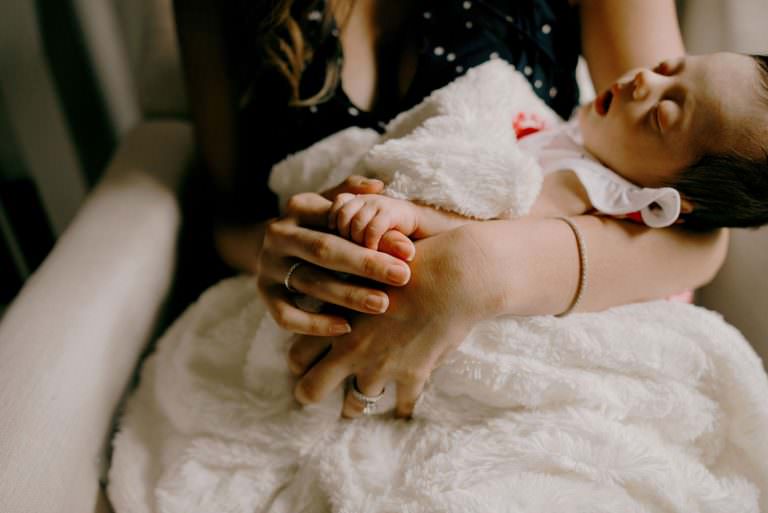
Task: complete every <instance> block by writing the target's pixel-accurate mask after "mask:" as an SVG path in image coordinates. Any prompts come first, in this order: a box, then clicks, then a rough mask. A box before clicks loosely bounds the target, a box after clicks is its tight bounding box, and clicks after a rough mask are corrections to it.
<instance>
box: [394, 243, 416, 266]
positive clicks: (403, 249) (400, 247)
mask: <svg viewBox="0 0 768 513" xmlns="http://www.w3.org/2000/svg"><path fill="white" fill-rule="evenodd" d="M395 248H396V249H397V252H398V253H400V254H401V255H403V256H404V257H405V259H406V260H407V261H409V262H410V261H411V260H413V245H411V244H408V243H407V242H398V243H397V244H395Z"/></svg>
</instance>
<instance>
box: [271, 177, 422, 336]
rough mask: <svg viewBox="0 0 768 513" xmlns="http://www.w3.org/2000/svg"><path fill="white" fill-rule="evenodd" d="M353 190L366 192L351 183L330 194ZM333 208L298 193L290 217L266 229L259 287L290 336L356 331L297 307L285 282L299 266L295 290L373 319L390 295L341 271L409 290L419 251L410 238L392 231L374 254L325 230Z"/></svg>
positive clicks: (342, 321) (316, 197) (332, 318)
mask: <svg viewBox="0 0 768 513" xmlns="http://www.w3.org/2000/svg"><path fill="white" fill-rule="evenodd" d="M358 178H359V177H358ZM378 183H379V184H380V183H381V182H378ZM373 185H374V186H375V185H376V184H373ZM350 189H352V190H359V189H360V188H359V187H358V188H356V187H354V186H350V184H349V183H345V184H342V186H339V187H337V188H335V189H334V190H332V191H328V194H329V195H333V194H336V193H337V192H343V191H344V190H350ZM331 205H332V203H331V201H330V200H328V199H326V198H325V197H323V196H321V195H319V194H314V193H304V194H298V195H296V196H294V197H293V198H291V200H290V201H289V203H288V206H287V212H286V215H285V216H284V217H282V218H279V219H276V220H273V221H271V222H269V223H268V224H267V226H266V228H265V230H264V236H263V242H262V246H261V251H260V252H259V257H258V262H257V266H256V277H257V283H258V286H259V290H260V292H261V294H262V296H263V298H264V300H265V302H266V304H267V307H268V308H269V310H270V313H271V314H272V316H273V317H274V318H275V320H276V321H277V323H278V324H279V325H280V326H281V327H283V328H285V329H287V330H289V331H293V332H296V333H302V334H308V335H316V336H333V335H339V334H341V333H347V332H348V331H349V330H350V326H349V324H348V322H347V320H346V319H344V318H343V317H341V316H339V315H330V314H325V313H314V312H306V311H304V310H302V309H300V308H298V307H297V306H296V305H294V303H293V297H292V294H291V292H290V291H288V290H287V288H286V287H285V283H284V280H285V278H286V276H287V274H288V272H289V270H290V269H291V268H292V266H294V264H296V263H298V262H301V263H302V265H299V266H298V267H296V268H294V272H293V273H292V274H291V276H290V286H291V288H292V289H294V290H295V291H298V292H300V293H303V294H306V295H308V296H312V297H314V298H316V299H318V300H320V301H323V302H325V303H329V304H332V305H337V306H340V307H343V308H346V309H349V310H354V311H358V312H363V313H370V314H379V313H382V312H384V311H386V309H387V307H388V305H389V298H388V295H387V293H385V292H384V291H382V290H378V289H376V288H373V287H371V286H364V285H360V284H356V283H352V282H350V281H345V280H343V279H341V278H340V277H339V276H338V274H336V273H337V272H339V273H346V274H350V275H354V276H358V277H361V278H365V279H368V280H373V281H375V282H379V283H382V284H387V285H394V286H402V285H405V284H406V283H408V280H409V279H410V276H411V272H410V269H409V267H408V266H407V265H406V264H405V262H403V260H406V259H410V258H412V256H413V252H414V247H413V243H412V242H411V241H410V240H408V238H407V237H405V236H403V235H402V234H399V233H398V232H395V231H391V232H388V233H387V234H385V235H384V237H383V238H382V241H381V244H380V251H374V250H371V249H367V248H363V247H360V246H358V245H357V244H355V243H353V242H350V241H348V240H345V239H343V238H341V237H339V236H337V235H333V234H330V233H327V232H324V231H321V230H323V229H324V228H325V226H326V225H327V221H328V213H329V211H330V207H331ZM334 271H335V272H334Z"/></svg>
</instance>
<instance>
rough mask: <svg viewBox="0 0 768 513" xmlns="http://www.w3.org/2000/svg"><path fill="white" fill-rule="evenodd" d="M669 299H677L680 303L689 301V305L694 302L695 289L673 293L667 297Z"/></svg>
mask: <svg viewBox="0 0 768 513" xmlns="http://www.w3.org/2000/svg"><path fill="white" fill-rule="evenodd" d="M667 301H676V302H678V303H687V304H689V305H692V304H693V291H692V290H685V291H683V292H680V293H678V294H673V295H671V296H669V297H668V298H667Z"/></svg>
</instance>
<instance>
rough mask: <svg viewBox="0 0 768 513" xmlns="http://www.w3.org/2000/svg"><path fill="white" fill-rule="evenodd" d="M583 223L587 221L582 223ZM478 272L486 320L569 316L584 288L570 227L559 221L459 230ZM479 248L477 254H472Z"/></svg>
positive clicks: (528, 221) (490, 223) (527, 220)
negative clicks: (578, 288)
mask: <svg viewBox="0 0 768 513" xmlns="http://www.w3.org/2000/svg"><path fill="white" fill-rule="evenodd" d="M577 222H581V219H579V220H577ZM456 232H457V233H458V234H460V240H461V241H462V242H461V243H460V245H461V246H463V247H464V248H465V249H464V250H463V253H464V254H465V255H466V257H467V258H468V259H467V260H466V266H468V267H469V268H473V269H476V270H477V272H476V273H472V275H473V276H474V277H475V278H474V279H475V284H474V289H475V294H477V295H478V296H479V298H478V303H479V305H480V306H479V309H480V310H481V312H482V313H481V317H482V318H486V319H487V318H493V317H497V316H500V315H547V314H557V313H561V312H563V311H565V310H566V309H567V308H568V306H569V305H570V304H571V302H572V300H573V297H574V293H575V291H576V288H577V287H578V283H579V255H578V247H577V245H576V243H575V241H574V238H573V233H572V231H571V229H570V228H569V226H568V225H567V224H565V223H563V222H562V221H560V220H557V219H533V218H522V219H516V220H511V221H505V220H499V221H488V222H484V223H476V224H472V225H468V226H464V227H461V228H460V229H459V230H456ZM472 246H474V248H475V249H474V251H473V250H471V249H468V248H470V247H472Z"/></svg>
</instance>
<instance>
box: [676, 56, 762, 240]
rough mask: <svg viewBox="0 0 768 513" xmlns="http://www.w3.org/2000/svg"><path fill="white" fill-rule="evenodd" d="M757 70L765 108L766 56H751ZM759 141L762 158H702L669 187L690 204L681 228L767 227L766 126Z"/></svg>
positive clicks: (730, 156) (721, 156)
mask: <svg viewBox="0 0 768 513" xmlns="http://www.w3.org/2000/svg"><path fill="white" fill-rule="evenodd" d="M751 57H752V58H753V59H754V60H755V61H756V62H757V66H758V69H759V71H760V82H761V89H760V93H761V94H760V96H761V102H762V104H763V105H764V106H765V108H766V109H768V55H752V56H751ZM762 133H763V134H765V139H764V140H760V141H758V142H759V144H760V146H761V148H762V155H761V156H760V157H758V158H748V157H746V156H744V155H742V154H738V153H733V154H730V155H705V156H704V157H702V158H701V159H700V160H699V161H698V162H696V163H695V164H694V165H692V166H691V167H689V168H688V169H686V170H685V171H683V173H682V174H681V175H680V176H679V177H678V178H677V180H676V181H675V183H674V184H672V187H674V188H675V189H677V190H678V191H679V192H680V194H682V195H683V196H684V197H685V198H686V199H688V200H689V201H691V202H692V203H693V212H691V213H689V214H684V216H683V219H684V224H683V226H684V227H686V228H689V229H692V230H697V231H706V230H712V229H715V228H722V227H731V228H746V227H756V226H760V225H763V224H768V126H766V128H765V130H763V131H762Z"/></svg>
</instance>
